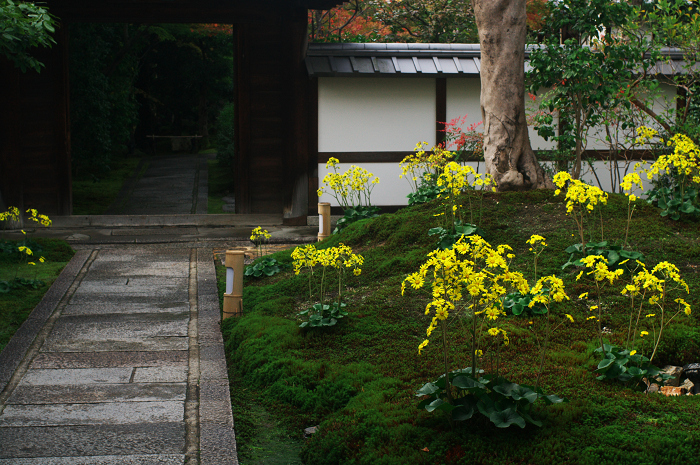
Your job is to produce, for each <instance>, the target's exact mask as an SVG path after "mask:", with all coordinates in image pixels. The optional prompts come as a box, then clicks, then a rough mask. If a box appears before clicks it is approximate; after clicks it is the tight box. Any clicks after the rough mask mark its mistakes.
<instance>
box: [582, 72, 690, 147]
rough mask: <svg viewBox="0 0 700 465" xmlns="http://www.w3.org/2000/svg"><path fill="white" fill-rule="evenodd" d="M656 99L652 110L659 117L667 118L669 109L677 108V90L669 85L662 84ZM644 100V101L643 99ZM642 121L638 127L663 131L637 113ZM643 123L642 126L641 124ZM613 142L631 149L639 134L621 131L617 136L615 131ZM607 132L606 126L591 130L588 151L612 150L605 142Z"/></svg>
mask: <svg viewBox="0 0 700 465" xmlns="http://www.w3.org/2000/svg"><path fill="white" fill-rule="evenodd" d="M656 94H657V95H656V97H655V98H654V100H653V102H652V105H651V108H652V110H654V112H655V113H656V114H657V115H662V116H666V115H668V110H669V109H674V108H675V107H676V88H675V87H672V86H669V85H667V84H661V85H660V86H659V88H658V89H657V91H656ZM642 100H643V99H642ZM636 113H637V115H638V118H639V119H640V121H639V122H638V125H641V124H643V125H646V126H649V127H652V128H654V129H657V130H659V129H661V126H660V125H659V124H658V123H656V122H655V121H654V120H652V119H651V117H650V116H648V115H647V114H645V113H642V112H641V111H636ZM639 123H641V124H639ZM611 135H612V136H613V140H616V138H617V140H618V143H620V144H622V145H623V146H624V147H628V148H629V147H631V145H632V138H636V136H637V134H636V132H635V130H634V129H628V130H627V131H620V132H619V133H618V134H617V135H616V133H615V131H614V130H613V131H612V132H611ZM605 137H606V131H605V126H603V125H600V126H596V127H593V128H591V129H590V130H589V131H588V137H587V145H586V148H587V149H588V150H610V144H609V143H608V142H607V141H606V140H605ZM645 147H648V145H645V146H636V147H635V149H640V148H645Z"/></svg>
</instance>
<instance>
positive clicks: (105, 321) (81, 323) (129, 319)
mask: <svg viewBox="0 0 700 465" xmlns="http://www.w3.org/2000/svg"><path fill="white" fill-rule="evenodd" d="M188 321H189V315H188V314H186V313H176V314H172V313H155V314H145V313H140V314H124V315H71V316H64V317H60V318H59V319H58V320H57V321H56V324H55V326H54V328H53V331H52V332H51V334H50V335H49V337H48V338H47V340H46V342H45V343H44V346H43V347H42V352H76V351H87V352H89V351H105V350H149V349H150V350H185V349H187V344H188V341H187V337H186V336H187V325H188ZM154 339H155V340H154ZM159 341H162V343H163V344H164V346H163V347H162V348H155V347H154V343H156V344H157V343H158V342H159ZM110 347H114V348H113V349H110Z"/></svg>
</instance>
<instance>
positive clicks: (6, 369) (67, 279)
mask: <svg viewBox="0 0 700 465" xmlns="http://www.w3.org/2000/svg"><path fill="white" fill-rule="evenodd" d="M91 253H92V250H87V249H86V250H79V251H77V252H76V253H75V255H73V258H71V260H70V262H68V264H67V265H66V266H65V268H63V271H61V274H60V275H59V276H58V278H56V281H54V283H53V284H52V285H51V287H50V288H49V290H48V291H46V294H44V297H43V298H42V299H41V301H40V302H39V303H38V304H37V306H36V307H35V308H34V310H32V312H31V313H30V314H29V317H27V319H26V321H25V322H24V323H23V324H22V326H20V328H19V329H18V330H17V332H16V333H15V334H14V336H12V339H10V342H9V343H8V344H7V346H5V348H4V349H3V351H2V353H0V393H1V392H3V391H4V390H5V387H7V383H8V382H9V381H10V379H11V378H12V375H13V374H14V372H15V370H16V369H17V367H18V366H19V364H20V363H21V362H22V360H23V359H24V357H25V355H26V353H27V350H28V349H29V346H31V344H32V342H33V341H34V339H35V338H36V336H37V334H39V331H40V330H41V328H42V327H43V326H44V324H45V323H46V320H47V319H48V318H49V316H51V314H52V313H53V311H54V310H55V309H56V306H57V305H58V304H59V302H60V301H61V299H62V298H63V296H64V295H65V293H66V291H68V289H69V288H70V286H71V284H73V281H75V277H76V276H77V275H78V273H79V272H80V270H81V269H82V267H83V265H84V264H85V262H86V261H87V259H88V257H90V254H91Z"/></svg>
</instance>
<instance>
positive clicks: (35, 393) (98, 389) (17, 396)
mask: <svg viewBox="0 0 700 465" xmlns="http://www.w3.org/2000/svg"><path fill="white" fill-rule="evenodd" d="M186 394H187V384H186V383H131V384H93V385H85V384H81V385H65V386H53V387H52V388H51V389H46V386H30V385H23V384H20V385H19V386H17V388H16V389H15V390H14V391H13V392H12V395H11V396H10V398H9V399H8V400H7V403H8V404H18V405H39V404H87V403H97V402H155V401H159V400H160V401H169V400H173V401H184V400H185V396H186Z"/></svg>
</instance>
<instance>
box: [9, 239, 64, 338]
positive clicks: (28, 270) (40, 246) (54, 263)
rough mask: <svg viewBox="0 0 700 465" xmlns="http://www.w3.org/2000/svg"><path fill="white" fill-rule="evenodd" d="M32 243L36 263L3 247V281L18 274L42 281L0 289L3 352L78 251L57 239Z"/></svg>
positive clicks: (11, 278)
mask: <svg viewBox="0 0 700 465" xmlns="http://www.w3.org/2000/svg"><path fill="white" fill-rule="evenodd" d="M2 243H3V245H6V244H9V242H2ZM13 245H14V243H13ZM28 245H30V247H31V248H32V252H33V253H34V257H35V258H34V262H35V263H36V265H29V264H27V263H25V262H26V260H24V259H22V258H21V255H20V254H17V253H7V252H5V251H4V250H5V248H7V247H5V248H3V250H0V281H8V282H10V281H12V280H14V278H15V277H18V278H24V279H30V280H39V281H42V284H38V285H37V286H36V289H35V288H34V287H21V288H18V289H12V290H10V291H9V292H0V351H2V349H3V348H5V346H6V345H7V343H8V342H9V341H10V338H12V335H13V334H15V332H17V330H18V329H19V327H20V326H22V323H24V320H26V319H27V317H28V316H29V314H30V313H31V312H32V310H33V309H34V307H36V305H37V304H38V303H39V302H40V301H41V298H42V297H43V296H44V294H45V293H46V291H47V290H48V289H49V287H51V284H52V283H53V282H54V281H55V280H56V278H57V277H58V275H59V274H60V273H61V270H62V269H63V268H64V267H65V266H66V265H67V264H68V262H69V261H70V259H71V257H73V254H74V253H75V252H74V251H73V249H71V247H70V246H69V245H68V243H66V242H65V241H60V240H56V239H35V240H33V241H31V242H30V243H29V244H28ZM39 256H43V257H44V258H45V259H46V261H45V262H44V263H40V262H39V261H38V257H39Z"/></svg>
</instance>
